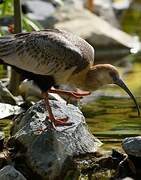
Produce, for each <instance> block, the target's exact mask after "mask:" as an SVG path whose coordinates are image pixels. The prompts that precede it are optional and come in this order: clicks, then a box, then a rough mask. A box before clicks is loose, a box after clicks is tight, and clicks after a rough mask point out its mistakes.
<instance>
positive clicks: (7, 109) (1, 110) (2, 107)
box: [0, 103, 22, 119]
mask: <svg viewBox="0 0 141 180" xmlns="http://www.w3.org/2000/svg"><path fill="white" fill-rule="evenodd" d="M21 112H22V108H21V107H19V106H14V105H10V104H5V103H0V119H3V118H6V117H9V116H13V115H18V114H20V113H21Z"/></svg>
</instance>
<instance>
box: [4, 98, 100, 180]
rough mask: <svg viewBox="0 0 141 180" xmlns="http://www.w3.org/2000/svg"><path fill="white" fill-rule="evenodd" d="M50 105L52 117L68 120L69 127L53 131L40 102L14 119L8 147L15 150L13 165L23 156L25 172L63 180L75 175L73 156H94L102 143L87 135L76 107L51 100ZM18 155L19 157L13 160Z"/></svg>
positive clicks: (57, 128) (83, 119)
mask: <svg viewBox="0 0 141 180" xmlns="http://www.w3.org/2000/svg"><path fill="white" fill-rule="evenodd" d="M50 105H51V107H52V110H53V113H54V115H55V117H58V118H63V117H68V119H69V120H68V122H71V123H73V124H72V125H71V126H60V127H56V129H53V128H52V127H51V125H50V122H49V121H47V120H45V119H46V116H47V111H46V110H45V106H44V102H43V101H40V102H38V103H37V104H35V105H34V106H32V107H31V108H30V109H29V110H28V111H27V112H26V113H25V114H24V115H23V117H22V118H21V117H20V118H18V119H17V121H16V123H15V126H14V128H13V131H12V134H13V137H12V138H11V140H9V142H8V146H9V147H12V146H13V147H14V149H15V154H14V156H13V159H15V161H16V159H17V158H21V157H22V156H23V157H22V158H23V159H24V160H22V164H23V163H25V166H26V168H25V169H26V170H25V171H26V172H28V169H30V172H31V171H32V172H33V174H36V176H37V175H38V176H39V177H40V178H42V179H55V178H59V177H61V179H63V178H64V177H66V176H67V175H68V174H69V173H70V172H71V174H75V173H76V167H75V166H74V164H73V160H72V159H73V156H74V155H79V154H85V153H91V152H95V151H96V150H97V149H98V148H99V146H101V144H102V143H101V142H100V141H99V140H98V139H97V138H95V137H94V136H93V135H91V134H90V132H89V131H88V128H87V125H86V122H85V118H84V116H83V114H82V112H81V111H80V110H79V109H78V108H77V107H75V106H74V105H71V104H68V105H66V103H63V102H58V101H54V100H51V101H50ZM19 154H21V157H17V156H19ZM17 166H18V165H17ZM22 171H24V168H22ZM24 173H25V172H24ZM77 176H78V173H77Z"/></svg>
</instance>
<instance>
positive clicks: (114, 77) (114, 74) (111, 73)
mask: <svg viewBox="0 0 141 180" xmlns="http://www.w3.org/2000/svg"><path fill="white" fill-rule="evenodd" d="M109 75H110V76H111V77H112V79H113V81H114V82H116V80H117V79H118V78H117V75H116V73H115V72H109Z"/></svg>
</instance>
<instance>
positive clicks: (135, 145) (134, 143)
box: [122, 136, 141, 157]
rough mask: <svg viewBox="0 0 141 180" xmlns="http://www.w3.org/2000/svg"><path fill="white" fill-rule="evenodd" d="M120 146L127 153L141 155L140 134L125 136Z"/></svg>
mask: <svg viewBox="0 0 141 180" xmlns="http://www.w3.org/2000/svg"><path fill="white" fill-rule="evenodd" d="M122 148H123V149H124V151H125V152H126V153H127V154H128V155H132V156H136V157H141V136H137V137H129V138H125V139H124V140H123V143H122Z"/></svg>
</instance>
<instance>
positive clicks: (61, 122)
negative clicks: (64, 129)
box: [51, 117, 73, 127]
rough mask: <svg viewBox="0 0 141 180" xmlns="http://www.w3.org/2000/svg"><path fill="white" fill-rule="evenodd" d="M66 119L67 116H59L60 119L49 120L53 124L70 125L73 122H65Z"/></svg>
mask: <svg viewBox="0 0 141 180" xmlns="http://www.w3.org/2000/svg"><path fill="white" fill-rule="evenodd" d="M67 121H68V117H66V118H60V119H54V120H53V121H51V122H52V123H53V124H54V126H55V127H56V126H71V125H72V124H73V123H72V122H67Z"/></svg>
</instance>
